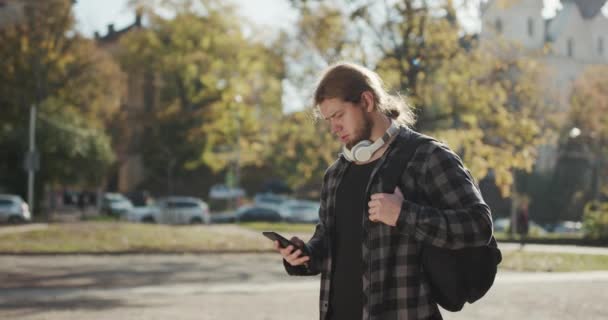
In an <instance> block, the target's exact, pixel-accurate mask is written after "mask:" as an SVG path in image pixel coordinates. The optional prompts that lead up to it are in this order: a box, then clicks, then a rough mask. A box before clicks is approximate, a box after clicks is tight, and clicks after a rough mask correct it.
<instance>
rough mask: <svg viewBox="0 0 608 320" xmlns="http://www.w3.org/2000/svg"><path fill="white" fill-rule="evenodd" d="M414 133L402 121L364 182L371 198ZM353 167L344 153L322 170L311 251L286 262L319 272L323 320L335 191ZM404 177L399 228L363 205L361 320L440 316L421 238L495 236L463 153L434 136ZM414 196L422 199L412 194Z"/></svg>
mask: <svg viewBox="0 0 608 320" xmlns="http://www.w3.org/2000/svg"><path fill="white" fill-rule="evenodd" d="M411 135H412V131H411V130H410V129H408V128H405V127H402V128H401V130H400V132H399V135H398V136H397V137H396V139H395V140H393V142H392V143H391V145H390V146H389V148H388V150H387V151H386V152H385V154H384V155H383V157H382V158H381V160H380V161H378V163H377V164H376V167H375V168H374V171H373V172H372V174H371V177H370V180H369V183H368V186H367V196H368V197H371V195H372V194H374V193H379V192H383V191H382V190H381V183H380V180H381V176H382V168H383V167H384V165H385V164H386V163H388V162H389V161H391V158H393V157H394V156H393V155H394V153H395V152H403V150H400V149H399V147H398V146H399V142H403V141H404V140H403V139H409V138H411ZM349 165H350V163H349V162H348V161H346V160H345V159H344V158H343V156H341V157H340V158H339V159H338V160H337V161H336V162H334V163H333V164H332V165H331V166H330V167H329V168H328V169H327V171H326V172H325V176H324V178H323V185H322V188H321V207H320V210H319V217H320V222H319V223H318V224H317V226H316V230H315V233H314V235H313V236H312V238H311V239H310V240H309V241H308V243H307V244H306V248H305V250H307V251H308V252H309V253H310V254H311V260H310V262H309V264H308V266H307V267H304V266H298V267H293V266H291V265H289V264H287V262H285V261H284V265H285V268H286V270H287V273H288V274H290V275H317V274H319V273H321V292H320V306H319V307H320V319H321V320H325V318H326V316H327V312H328V309H329V294H330V292H329V291H330V288H331V274H332V257H333V253H332V252H331V250H332V245H331V244H332V237H333V230H334V223H335V212H334V211H335V206H336V191H337V188H338V186H339V185H340V181H341V179H342V176H343V174H344V172H345V171H346V169H347V168H348V166H349ZM401 182H402V183H401V185H400V187H401V189H402V192H403V195H404V197H405V199H404V201H403V204H402V207H401V212H400V215H399V218H398V221H397V226H396V227H391V226H388V225H385V224H383V223H377V222H371V221H369V219H368V218H367V217H368V213H367V210H368V208H362V210H365V212H364V214H363V212H362V214H363V219H362V223H363V227H364V228H363V229H364V232H363V234H364V235H363V239H361V243H360V245H361V250H362V260H363V261H362V265H363V267H364V268H363V270H364V272H363V275H362V279H361V280H362V283H363V295H364V299H363V319H364V320H380V319H382V320H387V319H401V320H405V319H410V320H412V319H416V320H418V319H441V314H440V313H439V309H438V307H437V304H436V303H435V302H434V301H433V299H432V296H431V293H430V286H429V283H428V280H427V278H426V275H425V273H424V272H423V270H422V267H421V262H420V260H419V257H420V249H421V248H422V244H423V243H426V244H430V245H434V246H438V247H442V248H452V249H459V248H463V247H471V246H482V245H486V244H487V243H488V242H489V241H490V238H491V236H492V218H491V213H490V208H489V207H488V206H487V205H486V204H485V202H484V201H483V198H482V196H481V193H480V191H479V189H478V187H477V186H476V184H475V182H474V179H473V178H472V176H471V174H470V173H469V171H468V170H467V169H466V168H465V167H464V165H463V164H462V161H461V160H460V158H459V157H458V156H457V155H456V154H455V153H454V152H452V151H451V150H450V149H449V148H448V147H447V146H445V145H443V144H441V143H439V142H436V141H433V142H425V143H423V144H421V145H419V146H418V148H417V149H416V152H415V153H414V155H413V157H412V158H411V160H410V162H409V163H408V165H407V167H406V168H405V170H404V171H403V175H402V177H401ZM414 194H417V196H416V197H415V198H416V199H419V201H418V202H417V203H414V202H412V201H410V200H408V195H411V197H410V199H411V198H413V197H414V196H413V195H414ZM420 199H424V200H420ZM354 243H356V242H353V244H354Z"/></svg>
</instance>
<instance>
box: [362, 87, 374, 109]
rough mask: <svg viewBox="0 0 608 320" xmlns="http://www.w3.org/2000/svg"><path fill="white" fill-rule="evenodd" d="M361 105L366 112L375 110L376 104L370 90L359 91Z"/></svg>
mask: <svg viewBox="0 0 608 320" xmlns="http://www.w3.org/2000/svg"><path fill="white" fill-rule="evenodd" d="M361 105H362V106H363V108H364V109H365V111H367V112H372V111H374V110H376V105H375V103H374V94H373V93H371V92H370V91H363V92H362V93H361Z"/></svg>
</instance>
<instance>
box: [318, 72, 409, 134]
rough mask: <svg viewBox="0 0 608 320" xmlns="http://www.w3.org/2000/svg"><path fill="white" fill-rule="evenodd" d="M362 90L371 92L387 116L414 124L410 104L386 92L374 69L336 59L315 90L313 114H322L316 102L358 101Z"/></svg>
mask: <svg viewBox="0 0 608 320" xmlns="http://www.w3.org/2000/svg"><path fill="white" fill-rule="evenodd" d="M365 91H369V92H371V93H372V95H373V97H374V104H375V106H376V108H378V110H380V111H381V112H382V113H384V114H385V115H387V116H388V117H389V118H391V119H394V120H395V121H397V122H398V123H400V124H403V125H406V126H408V127H410V126H412V125H413V124H414V122H415V116H414V113H413V111H412V108H411V107H410V106H409V105H408V104H407V102H406V101H405V99H404V98H403V97H402V96H401V95H399V94H397V95H391V94H389V93H388V92H387V91H386V89H384V86H383V83H382V79H380V76H379V75H378V74H377V73H376V72H374V71H372V70H369V69H367V68H365V67H363V66H359V65H356V64H354V63H350V62H339V63H336V64H334V65H331V66H329V67H328V68H327V69H325V70H324V71H323V73H322V74H321V77H320V78H319V82H318V83H317V86H316V88H315V91H314V108H313V111H314V114H315V116H316V117H317V118H320V117H321V114H320V112H319V105H320V104H321V103H322V102H323V101H324V100H325V99H332V98H339V99H341V100H343V101H346V102H351V103H360V102H361V94H362V93H363V92H365Z"/></svg>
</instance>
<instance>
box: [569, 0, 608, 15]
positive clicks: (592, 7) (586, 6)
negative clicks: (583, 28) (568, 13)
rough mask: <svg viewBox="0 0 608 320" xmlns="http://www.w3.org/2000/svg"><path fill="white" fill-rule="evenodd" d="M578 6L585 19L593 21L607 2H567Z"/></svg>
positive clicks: (578, 0) (573, 0)
mask: <svg viewBox="0 0 608 320" xmlns="http://www.w3.org/2000/svg"><path fill="white" fill-rule="evenodd" d="M565 1H572V2H574V3H575V4H576V6H577V7H578V9H579V10H580V12H581V15H582V16H583V18H585V19H593V18H594V17H595V16H596V15H597V14H598V13H600V12H602V8H603V7H604V5H605V4H606V0H565Z"/></svg>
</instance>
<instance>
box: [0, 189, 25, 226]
mask: <svg viewBox="0 0 608 320" xmlns="http://www.w3.org/2000/svg"><path fill="white" fill-rule="evenodd" d="M31 219H32V215H31V213H30V207H29V206H28V204H27V203H26V202H25V201H23V199H22V198H21V197H20V196H17V195H12V194H0V222H2V223H7V222H8V223H11V224H17V223H24V222H28V221H31Z"/></svg>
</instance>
